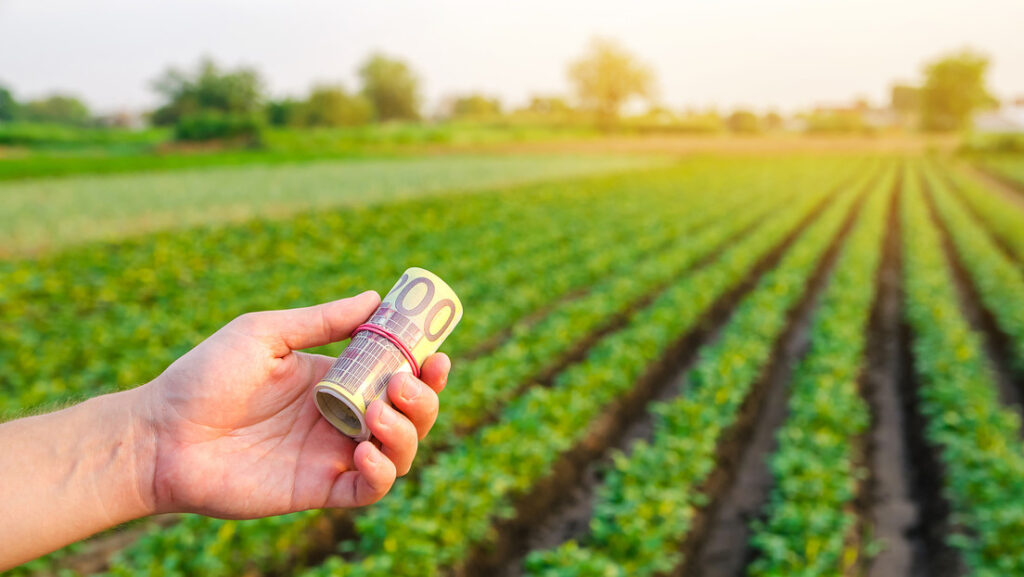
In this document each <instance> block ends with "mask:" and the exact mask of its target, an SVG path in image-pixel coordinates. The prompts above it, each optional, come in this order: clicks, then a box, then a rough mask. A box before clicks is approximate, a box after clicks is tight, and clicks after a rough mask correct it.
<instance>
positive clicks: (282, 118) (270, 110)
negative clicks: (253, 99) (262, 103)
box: [266, 98, 302, 126]
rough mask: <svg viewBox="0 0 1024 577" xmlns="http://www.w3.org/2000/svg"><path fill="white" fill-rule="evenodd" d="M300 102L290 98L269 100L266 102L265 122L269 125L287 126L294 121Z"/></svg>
mask: <svg viewBox="0 0 1024 577" xmlns="http://www.w3.org/2000/svg"><path fill="white" fill-rule="evenodd" d="M300 106H302V103H301V102H299V101H297V100H294V99H292V98H283V99H281V100H270V101H268V102H267V106H266V114H267V122H269V123H270V125H271V126H288V125H289V124H293V123H295V122H296V119H297V118H298V111H299V107H300Z"/></svg>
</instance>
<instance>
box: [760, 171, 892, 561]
mask: <svg viewBox="0 0 1024 577" xmlns="http://www.w3.org/2000/svg"><path fill="white" fill-rule="evenodd" d="M891 190H892V181H891V180H890V181H888V182H885V183H884V184H883V185H882V186H880V187H879V188H878V189H876V190H875V192H874V194H872V195H871V196H870V197H869V198H868V200H867V201H866V204H865V205H864V210H863V214H862V216H861V217H860V222H859V223H858V224H857V226H856V228H855V229H854V230H853V232H852V233H851V235H850V239H849V241H848V242H847V246H846V247H845V248H844V249H843V252H842V253H841V255H840V257H839V260H838V261H837V264H836V268H835V271H834V272H833V274H832V277H831V279H830V280H829V282H828V286H827V288H826V289H825V292H824V294H823V295H822V298H821V303H820V304H819V305H818V309H817V311H815V313H814V320H813V321H812V326H811V336H810V339H811V341H810V350H809V351H808V353H807V355H806V356H805V357H804V358H803V360H801V362H800V365H799V366H798V367H797V369H796V372H795V373H794V375H793V380H792V383H791V385H790V399H789V404H788V409H789V415H788V417H787V418H786V422H785V424H784V425H783V426H782V428H781V429H780V430H779V432H778V440H779V446H778V450H777V452H776V453H775V455H773V456H772V458H771V470H772V477H773V479H774V482H775V485H774V487H773V490H772V493H771V497H770V500H769V504H768V507H767V519H766V520H765V521H763V522H759V523H755V525H754V535H753V537H752V540H751V543H752V545H753V546H754V548H755V549H756V550H757V552H758V556H757V559H756V561H755V562H754V563H753V565H752V566H751V567H750V574H751V575H754V576H757V577H782V576H801V577H817V576H825V575H828V576H839V575H845V574H846V571H848V570H849V569H850V568H851V566H852V565H853V564H854V563H855V562H857V561H858V560H859V558H860V557H861V555H862V554H863V553H862V551H860V550H859V549H858V548H857V547H856V546H851V545H850V540H849V538H850V536H851V532H852V531H854V530H855V528H856V526H857V516H856V514H855V513H854V511H853V510H852V503H853V500H854V498H855V497H856V495H857V491H858V485H859V483H860V482H861V480H862V479H863V478H864V470H863V467H862V464H861V463H860V462H859V461H858V459H859V456H860V455H859V450H858V448H857V443H858V442H859V439H860V438H861V435H862V434H863V433H864V432H865V431H866V430H867V427H868V423H869V422H870V418H871V417H870V413H869V409H868V406H867V403H866V402H865V401H864V399H863V398H862V397H861V394H860V390H859V385H858V383H859V380H860V377H861V371H862V369H863V367H864V361H865V359H864V350H865V346H866V343H867V338H866V336H865V333H866V331H867V326H868V321H869V319H870V317H871V307H872V304H873V303H874V300H875V292H876V283H875V282H874V279H875V278H876V273H877V271H878V267H879V263H880V262H881V256H882V239H883V238H884V232H885V222H886V219H885V217H886V213H887V210H886V209H887V208H888V206H889V203H890V199H891V192H890V191H891Z"/></svg>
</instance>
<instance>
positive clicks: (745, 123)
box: [725, 110, 761, 134]
mask: <svg viewBox="0 0 1024 577" xmlns="http://www.w3.org/2000/svg"><path fill="white" fill-rule="evenodd" d="M725 125H726V127H728V129H729V130H730V131H731V132H735V133H737V134H755V133H757V132H760V131H761V121H760V120H759V119H758V118H757V115H756V114H754V113H753V112H751V111H749V110H737V111H735V112H733V113H732V114H730V115H729V118H726V119H725Z"/></svg>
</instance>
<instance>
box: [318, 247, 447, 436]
mask: <svg viewBox="0 0 1024 577" xmlns="http://www.w3.org/2000/svg"><path fill="white" fill-rule="evenodd" d="M461 319H462V303H461V302H460V301H459V297H458V296H456V295H455V291H453V290H452V289H451V287H449V286H448V284H447V283H445V282H444V281H443V280H441V278H440V277H438V276H437V275H435V274H434V273H432V272H430V271H428V270H425V269H422V268H418V267H412V268H410V269H408V270H406V271H405V272H404V273H403V274H402V277H401V278H400V279H398V282H397V283H396V284H395V286H394V287H392V288H391V290H390V291H388V294H387V295H385V296H384V299H383V300H382V301H381V303H380V306H379V307H377V310H376V311H374V313H373V315H371V316H370V318H369V320H368V321H367V322H366V323H364V324H362V325H360V326H359V327H358V328H356V330H355V331H354V332H353V334H352V340H351V341H350V342H349V344H348V346H347V347H345V350H344V351H342V353H341V355H339V356H338V358H337V359H336V360H335V361H334V364H333V365H331V368H330V370H328V371H327V374H326V375H324V377H323V379H321V380H320V382H319V383H317V384H316V385H315V386H314V387H313V393H314V395H313V398H314V400H315V401H316V406H317V408H318V409H319V410H320V414H322V415H323V416H324V418H325V419H327V421H328V422H330V423H331V424H332V425H334V427H335V428H336V429H338V430H339V431H341V432H342V433H343V434H345V435H347V436H349V437H351V438H353V439H355V440H356V441H365V440H367V439H369V438H370V430H369V428H368V427H367V426H366V409H367V407H369V406H370V403H372V402H373V401H375V400H377V399H383V400H384V401H385V402H388V397H387V394H386V391H387V386H388V381H390V380H391V377H392V376H393V375H394V374H395V373H398V372H409V373H412V374H413V375H415V376H419V372H420V367H421V366H422V364H423V361H424V360H426V358H427V357H429V356H430V355H432V354H434V353H435V352H437V349H438V348H440V347H441V344H442V343H444V340H445V339H446V338H448V335H450V334H451V333H452V330H454V329H455V326H456V325H457V324H458V323H459V320H461Z"/></svg>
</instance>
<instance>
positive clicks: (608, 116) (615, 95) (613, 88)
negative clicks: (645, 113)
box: [569, 38, 654, 125]
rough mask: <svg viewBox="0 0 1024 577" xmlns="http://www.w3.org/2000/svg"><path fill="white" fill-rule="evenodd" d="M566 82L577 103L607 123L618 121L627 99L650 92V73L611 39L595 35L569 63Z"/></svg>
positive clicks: (651, 77) (652, 84) (652, 76)
mask: <svg viewBox="0 0 1024 577" xmlns="http://www.w3.org/2000/svg"><path fill="white" fill-rule="evenodd" d="M569 81H570V82H571V83H572V84H573V87H574V88H575V91H576V95H577V97H578V98H579V100H580V104H581V105H582V106H583V107H584V108H586V109H588V110H591V111H592V112H594V113H595V114H596V115H597V118H598V121H599V122H600V123H601V124H602V125H608V124H611V123H614V122H615V121H617V120H618V117H619V112H620V111H621V109H622V105H623V104H625V103H626V102H627V101H628V100H629V99H630V98H633V97H634V96H638V97H648V96H650V95H651V92H652V89H653V86H654V75H653V73H652V72H651V70H650V68H649V67H648V66H646V65H645V64H643V63H641V62H639V61H637V59H636V58H634V57H633V55H632V54H630V53H629V52H627V51H626V49H625V48H623V47H622V46H621V45H619V44H618V43H617V42H615V41H614V40H610V39H607V38H595V39H594V40H592V41H591V42H590V46H589V47H588V48H587V52H586V53H585V54H584V55H583V56H582V57H581V58H580V59H579V60H577V61H575V62H573V63H571V64H570V65H569Z"/></svg>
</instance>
